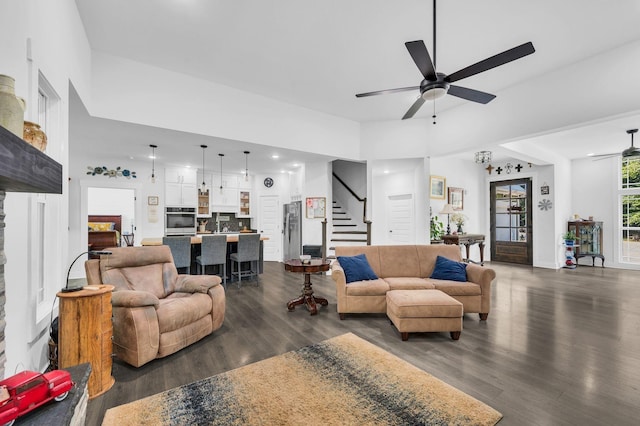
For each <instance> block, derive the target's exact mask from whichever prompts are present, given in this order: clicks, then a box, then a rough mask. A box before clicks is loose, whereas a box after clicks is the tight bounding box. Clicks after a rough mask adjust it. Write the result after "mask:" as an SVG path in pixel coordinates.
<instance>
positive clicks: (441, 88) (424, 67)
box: [356, 0, 535, 124]
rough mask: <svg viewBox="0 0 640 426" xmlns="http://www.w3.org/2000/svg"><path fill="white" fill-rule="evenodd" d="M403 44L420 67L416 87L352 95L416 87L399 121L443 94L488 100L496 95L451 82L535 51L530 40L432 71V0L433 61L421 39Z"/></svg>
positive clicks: (399, 89)
mask: <svg viewBox="0 0 640 426" xmlns="http://www.w3.org/2000/svg"><path fill="white" fill-rule="evenodd" d="M405 46H406V48H407V50H408V51H409V54H410V55H411V58H412V59H413V62H415V64H416V66H417V67H418V69H419V70H420V73H421V74H422V76H423V77H424V80H422V82H421V83H420V86H411V87H402V88H397V89H387V90H379V91H376V92H366V93H358V94H356V97H357V98H362V97H366V96H375V95H384V94H389V93H398V92H406V91H413V90H417V89H419V90H420V97H419V98H418V99H417V100H416V101H415V102H414V103H413V105H411V107H410V108H409V110H408V111H407V112H406V113H405V114H404V116H403V117H402V119H403V120H406V119H407V118H411V117H413V116H414V115H415V113H416V112H418V110H419V109H420V107H421V106H422V105H423V104H424V102H425V101H435V100H436V99H440V98H442V97H444V96H445V95H447V94H449V95H452V96H455V97H458V98H461V99H465V100H468V101H472V102H477V103H480V104H487V103H489V102H491V101H492V100H493V99H495V97H496V96H495V95H492V94H491V93H485V92H481V91H479V90H475V89H469V88H467V87H461V86H455V85H453V84H451V83H454V82H456V81H459V80H462V79H464V78H467V77H471V76H473V75H476V74H479V73H481V72H484V71H488V70H490V69H492V68H496V67H499V66H500V65H504V64H506V63H509V62H512V61H515V60H517V59H520V58H522V57H524V56H527V55H530V54H532V53H534V52H535V48H534V47H533V43H531V42H527V43H524V44H521V45H519V46H516V47H514V48H512V49H509V50H505V51H504V52H502V53H498V54H497V55H494V56H491V57H489V58H487V59H484V60H482V61H480V62H476V63H475V64H473V65H470V66H468V67H466V68H463V69H461V70H459V71H456V72H454V73H453V74H449V75H447V74H444V73H441V72H436V68H435V66H436V65H435V64H436V0H433V61H432V60H431V56H430V55H429V51H428V50H427V47H426V46H425V44H424V41H423V40H416V41H408V42H406V43H405ZM434 118H435V112H434ZM434 124H435V121H434Z"/></svg>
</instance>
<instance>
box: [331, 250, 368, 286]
mask: <svg viewBox="0 0 640 426" xmlns="http://www.w3.org/2000/svg"><path fill="white" fill-rule="evenodd" d="M338 262H340V266H342V269H344V275H345V277H346V278H347V284H349V283H352V282H354V281H363V280H377V279H378V276H377V275H376V273H375V272H373V269H371V265H369V262H368V261H367V257H366V256H365V255H364V254H359V255H357V256H338Z"/></svg>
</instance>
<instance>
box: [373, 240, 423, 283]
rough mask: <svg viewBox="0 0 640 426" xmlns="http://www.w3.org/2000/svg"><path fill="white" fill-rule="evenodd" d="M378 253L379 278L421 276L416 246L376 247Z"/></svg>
mask: <svg viewBox="0 0 640 426" xmlns="http://www.w3.org/2000/svg"><path fill="white" fill-rule="evenodd" d="M378 252H379V253H380V274H379V276H380V277H382V278H387V277H420V276H421V275H420V263H419V261H418V252H417V250H416V246H414V245H396V246H378Z"/></svg>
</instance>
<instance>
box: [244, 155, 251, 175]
mask: <svg viewBox="0 0 640 426" xmlns="http://www.w3.org/2000/svg"><path fill="white" fill-rule="evenodd" d="M249 154H250V152H249V151H245V152H244V181H245V182H247V181H249Z"/></svg>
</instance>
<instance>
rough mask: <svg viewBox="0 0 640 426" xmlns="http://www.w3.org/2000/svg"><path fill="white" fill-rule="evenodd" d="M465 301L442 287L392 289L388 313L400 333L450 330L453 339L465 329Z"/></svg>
mask: <svg viewBox="0 0 640 426" xmlns="http://www.w3.org/2000/svg"><path fill="white" fill-rule="evenodd" d="M463 313H464V311H463V306H462V303H460V302H458V301H457V300H456V299H454V298H453V297H451V296H449V295H448V294H445V293H443V292H441V291H440V290H391V291H388V292H387V316H388V317H389V319H390V320H391V322H392V323H393V325H395V326H396V328H397V329H398V331H399V332H400V336H401V337H402V340H403V341H405V340H407V339H409V333H412V332H425V331H448V332H450V333H451V338H452V339H453V340H458V339H459V338H460V332H461V331H462V315H463Z"/></svg>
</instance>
